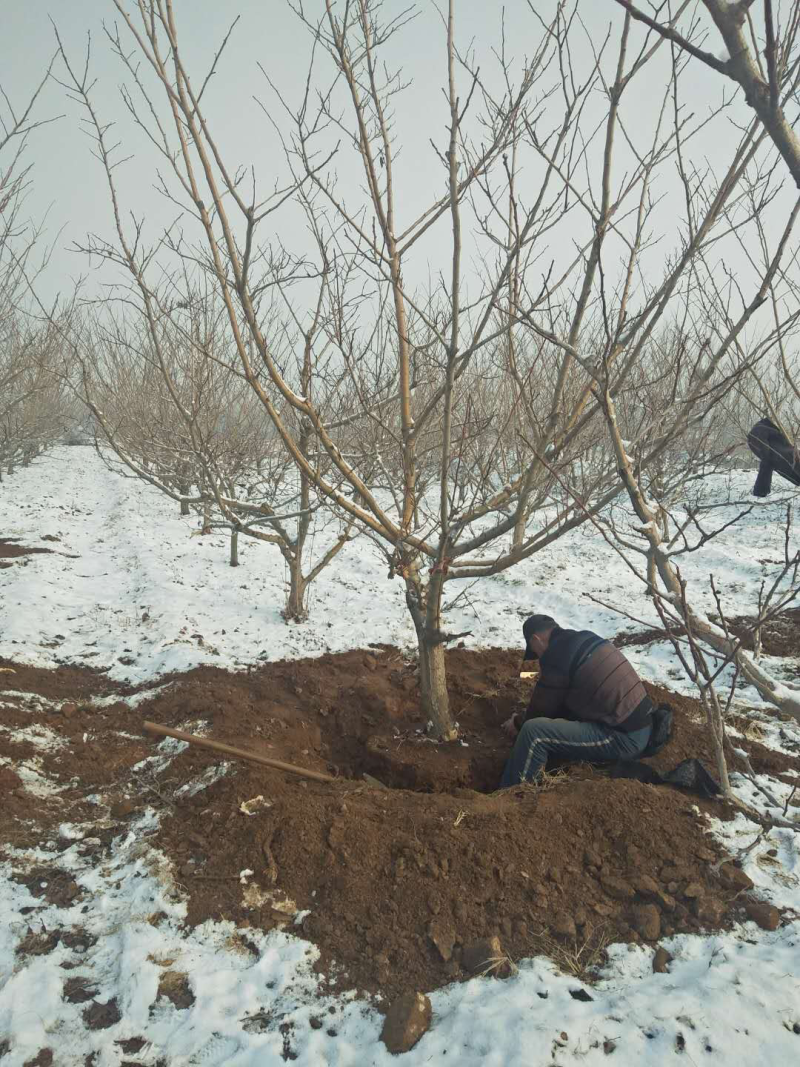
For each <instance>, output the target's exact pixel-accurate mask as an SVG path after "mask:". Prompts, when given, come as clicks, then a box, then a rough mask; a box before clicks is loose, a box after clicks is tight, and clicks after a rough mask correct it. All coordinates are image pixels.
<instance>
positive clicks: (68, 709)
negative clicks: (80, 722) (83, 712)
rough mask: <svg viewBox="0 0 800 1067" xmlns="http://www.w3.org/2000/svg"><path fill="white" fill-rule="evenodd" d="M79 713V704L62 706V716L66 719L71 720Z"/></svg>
mask: <svg viewBox="0 0 800 1067" xmlns="http://www.w3.org/2000/svg"><path fill="white" fill-rule="evenodd" d="M77 713H78V705H77V704H73V703H67V704H62V705H61V714H62V715H63V716H64V717H65V718H67V719H69V718H70V717H71V716H73V715H77Z"/></svg>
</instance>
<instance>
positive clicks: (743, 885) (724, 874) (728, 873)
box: [719, 863, 753, 889]
mask: <svg viewBox="0 0 800 1067" xmlns="http://www.w3.org/2000/svg"><path fill="white" fill-rule="evenodd" d="M719 876H720V878H721V879H722V882H723V884H724V885H727V886H730V887H731V888H732V889H752V888H753V879H752V878H750V877H749V876H748V875H746V874H745V873H744V871H743V870H741V868H739V867H734V865H733V864H732V863H723V865H722V866H721V867H720V869H719Z"/></svg>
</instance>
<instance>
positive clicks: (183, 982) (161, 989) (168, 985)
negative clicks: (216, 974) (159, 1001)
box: [157, 971, 195, 1011]
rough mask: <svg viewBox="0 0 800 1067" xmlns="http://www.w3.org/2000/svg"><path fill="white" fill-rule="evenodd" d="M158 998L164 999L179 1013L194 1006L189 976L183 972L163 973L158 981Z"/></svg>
mask: <svg viewBox="0 0 800 1067" xmlns="http://www.w3.org/2000/svg"><path fill="white" fill-rule="evenodd" d="M157 996H158V997H166V998H167V1000H169V1001H171V1002H172V1003H173V1004H174V1005H175V1007H176V1008H177V1009H178V1010H179V1011H181V1010H182V1009H184V1008H191V1006H192V1004H194V999H195V998H194V993H193V992H192V987H191V985H190V984H189V976H188V975H187V974H185V973H184V972H183V971H164V972H163V973H162V975H161V977H160V978H159V980H158V994H157Z"/></svg>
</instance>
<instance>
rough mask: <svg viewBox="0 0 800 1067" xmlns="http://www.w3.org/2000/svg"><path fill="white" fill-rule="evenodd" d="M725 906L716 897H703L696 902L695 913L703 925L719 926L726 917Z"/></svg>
mask: <svg viewBox="0 0 800 1067" xmlns="http://www.w3.org/2000/svg"><path fill="white" fill-rule="evenodd" d="M725 911H726V908H725V905H724V904H723V903H722V901H721V900H717V899H716V897H701V898H700V899H699V900H695V902H694V913H695V915H696V916H697V918H698V919H699V920H700V922H701V923H704V924H705V925H707V926H719V924H720V923H721V922H722V920H723V918H724V916H725Z"/></svg>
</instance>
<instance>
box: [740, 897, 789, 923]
mask: <svg viewBox="0 0 800 1067" xmlns="http://www.w3.org/2000/svg"><path fill="white" fill-rule="evenodd" d="M745 911H746V912H747V917H748V919H752V921H753V922H754V923H756V925H757V926H760V927H761V929H762V930H777V929H778V927H779V926H780V923H781V913H780V912H779V911H778V909H777V908H774V907H773V906H772V905H771V904H765V903H764V902H763V901H761V900H748V901H747V903H746V904H745Z"/></svg>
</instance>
